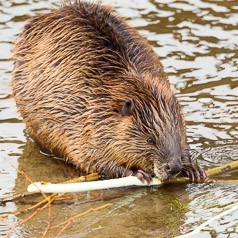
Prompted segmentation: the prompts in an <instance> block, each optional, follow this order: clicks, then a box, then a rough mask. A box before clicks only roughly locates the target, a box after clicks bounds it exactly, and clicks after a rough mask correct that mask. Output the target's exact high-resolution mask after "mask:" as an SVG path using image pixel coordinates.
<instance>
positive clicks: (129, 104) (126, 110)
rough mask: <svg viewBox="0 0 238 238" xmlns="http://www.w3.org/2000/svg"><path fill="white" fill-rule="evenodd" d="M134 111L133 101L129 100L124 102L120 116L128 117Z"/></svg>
mask: <svg viewBox="0 0 238 238" xmlns="http://www.w3.org/2000/svg"><path fill="white" fill-rule="evenodd" d="M134 110H135V104H134V101H133V100H132V99H131V98H130V99H128V100H126V101H125V102H124V105H123V106H122V108H121V114H122V116H130V115H131V114H132V113H133V112H134Z"/></svg>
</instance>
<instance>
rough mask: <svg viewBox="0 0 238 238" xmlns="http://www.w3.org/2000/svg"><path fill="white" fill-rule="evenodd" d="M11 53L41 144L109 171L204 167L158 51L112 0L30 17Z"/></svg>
mask: <svg viewBox="0 0 238 238" xmlns="http://www.w3.org/2000/svg"><path fill="white" fill-rule="evenodd" d="M13 59H14V70H13V80H12V91H13V96H14V97H15V100H16V104H17V107H18V110H19V112H20V114H21V116H22V118H23V121H24V122H25V124H26V127H27V131H28V133H29V135H30V136H31V137H32V138H33V139H34V141H35V142H36V143H37V144H38V145H39V147H40V148H41V149H42V150H45V151H48V152H49V153H51V154H52V155H54V156H56V157H62V158H64V159H65V161H66V162H69V163H72V164H74V165H75V166H76V167H77V168H78V169H79V170H80V171H83V172H85V173H93V172H98V173H99V174H100V175H101V176H103V177H106V178H118V177H123V176H129V175H131V174H133V175H135V176H136V177H138V178H139V179H140V180H141V181H142V182H148V183H150V182H151V180H152V177H153V176H156V177H158V178H160V179H161V180H167V179H170V178H173V177H175V176H177V175H180V176H186V177H189V178H190V179H191V180H192V181H198V180H200V179H203V178H204V177H205V176H206V175H205V173H204V172H203V170H202V169H201V168H200V167H199V166H198V165H197V164H195V163H193V162H192V161H191V156H190V152H189V146H188V144H187V136H186V123H185V119H184V115H183V112H182V109H181V106H180V104H179V102H178V100H177V98H176V96H175V94H174V93H173V92H172V90H171V88H170V84H169V81H168V79H167V75H166V73H165V72H164V70H163V66H162V64H161V62H160V60H159V57H158V56H157V54H156V53H155V52H154V50H153V48H152V47H151V46H150V45H149V44H148V43H147V41H146V40H145V39H144V38H143V37H142V36H141V35H140V34H139V33H138V32H137V31H136V30H135V29H133V28H132V27H130V26H129V25H128V24H127V23H126V21H125V20H124V19H123V18H122V17H121V16H119V15H118V14H116V13H114V11H113V10H112V9H111V8H110V7H108V6H104V5H102V4H101V3H88V2H83V1H76V2H75V3H66V4H64V5H63V6H62V7H60V8H58V9H54V10H52V11H51V12H50V13H48V14H44V15H40V16H36V17H33V18H31V19H29V20H28V22H27V24H26V25H25V27H24V30H23V32H22V33H21V34H20V35H19V37H18V39H17V40H16V42H15V47H14V50H13Z"/></svg>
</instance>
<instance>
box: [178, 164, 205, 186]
mask: <svg viewBox="0 0 238 238" xmlns="http://www.w3.org/2000/svg"><path fill="white" fill-rule="evenodd" d="M181 175H182V176H183V177H188V178H189V179H190V180H191V181H192V182H200V181H202V180H204V179H205V178H206V177H207V176H206V174H205V172H204V171H203V169H201V168H200V167H199V166H198V165H194V164H189V165H186V164H185V165H183V170H182V172H181Z"/></svg>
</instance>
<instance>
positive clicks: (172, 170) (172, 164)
mask: <svg viewBox="0 0 238 238" xmlns="http://www.w3.org/2000/svg"><path fill="white" fill-rule="evenodd" d="M182 168H183V166H182V163H181V161H180V160H178V159H172V160H170V161H169V162H168V163H167V165H166V166H165V171H166V173H167V174H168V176H169V177H175V176H176V175H177V174H179V173H180V172H181V171H182Z"/></svg>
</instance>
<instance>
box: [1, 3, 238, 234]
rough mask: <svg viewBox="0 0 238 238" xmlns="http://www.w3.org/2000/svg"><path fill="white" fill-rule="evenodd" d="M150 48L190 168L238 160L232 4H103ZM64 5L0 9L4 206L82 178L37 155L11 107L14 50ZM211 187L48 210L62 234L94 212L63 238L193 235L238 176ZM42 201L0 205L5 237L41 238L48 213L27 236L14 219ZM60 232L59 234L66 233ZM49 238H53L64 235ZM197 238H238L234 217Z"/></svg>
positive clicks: (236, 34)
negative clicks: (177, 114)
mask: <svg viewBox="0 0 238 238" xmlns="http://www.w3.org/2000/svg"><path fill="white" fill-rule="evenodd" d="M103 2H105V3H111V4H112V5H113V6H114V7H115V8H116V10H117V11H118V12H120V13H121V14H122V15H123V16H125V17H127V18H128V21H129V23H130V24H131V25H133V26H134V27H136V28H137V29H138V30H139V31H140V32H141V34H142V35H143V36H144V37H146V38H147V40H148V41H149V42H150V44H152V45H153V47H154V50H155V51H156V52H157V54H158V55H159V56H160V58H161V61H162V63H163V65H164V68H165V71H166V72H167V73H168V75H169V80H170V83H171V85H172V88H173V90H174V91H175V92H176V94H177V97H178V98H179V101H180V103H181V105H182V106H183V111H184V113H185V117H186V120H187V131H188V141H189V143H190V146H191V148H192V152H193V158H194V159H195V160H197V161H198V162H199V164H201V166H202V167H204V168H209V167H215V166H218V165H222V164H224V163H228V162H231V161H235V160H237V159H238V143H237V140H238V66H237V65H238V57H237V56H238V54H237V49H238V5H237V1H236V0H223V1H221V0H181V1H180V0H107V1H103ZM57 5H60V4H59V2H57V1H54V0H48V1H47V0H28V1H27V0H1V1H0V155H1V156H0V197H1V198H3V197H8V196H11V195H13V194H18V193H23V192H25V190H26V186H27V182H26V180H25V178H24V177H22V176H21V175H19V174H18V173H17V169H20V170H23V171H25V172H26V174H27V175H28V176H29V177H30V178H31V179H32V180H33V181H52V182H60V181H64V180H67V179H69V178H72V177H75V176H77V172H76V171H75V170H74V168H72V167H71V166H67V165H65V164H64V163H62V162H61V161H58V160H53V159H51V158H49V157H46V156H44V155H42V154H40V152H39V150H38V148H37V147H36V146H35V144H34V143H33V142H32V141H31V140H30V139H29V138H28V137H27V134H26V133H25V125H24V123H22V119H21V117H20V116H19V114H18V113H17V109H16V106H15V102H14V100H13V99H12V98H11V89H10V82H11V71H12V68H13V64H12V60H11V52H10V51H11V49H12V42H13V41H14V40H15V39H16V36H17V34H18V33H19V32H20V31H21V28H22V27H23V25H24V20H26V19H27V18H28V17H29V16H34V15H36V14H41V13H46V12H48V10H47V9H48V8H51V7H56V6H57ZM220 178H222V179H223V180H222V181H220V182H218V183H212V184H187V185H176V186H175V185H170V186H167V187H162V188H128V189H112V190H106V191H97V192H90V193H82V194H74V195H73V198H72V199H71V200H67V201H65V202H64V201H62V202H57V203H56V204H55V205H53V206H52V211H51V213H52V216H51V218H52V223H53V224H58V223H59V222H61V221H64V220H66V219H67V218H69V217H72V216H73V215H76V214H79V213H82V212H84V211H86V210H88V209H89V208H93V207H98V206H102V205H105V204H107V203H111V204H112V205H111V206H109V207H107V208H104V209H102V210H99V211H95V212H92V213H90V214H88V215H85V216H84V217H82V218H77V219H76V220H75V222H74V223H72V224H71V225H70V226H69V228H68V229H66V230H65V231H64V232H63V233H62V234H63V237H119V236H120V237H173V236H175V235H179V234H184V233H187V232H189V231H192V230H193V229H195V228H196V227H197V226H198V225H200V224H201V223H202V222H205V221H206V220H208V219H209V218H211V217H212V216H214V215H217V214H219V213H221V212H222V211H223V210H225V209H226V208H227V206H228V205H230V204H232V203H235V202H238V171H234V172H232V173H229V174H225V175H222V176H220ZM35 201H39V197H37V196H34V197H31V198H25V199H20V200H18V201H16V202H8V203H6V204H4V205H3V204H2V205H0V218H1V219H0V236H5V235H7V234H8V235H9V236H10V237H41V236H42V234H43V232H44V231H45V229H46V227H47V221H48V218H47V216H48V211H44V212H41V213H39V214H38V215H37V216H36V217H35V218H34V219H31V220H30V221H29V222H27V223H25V224H24V225H22V226H17V227H16V228H15V229H13V230H12V232H11V233H9V232H10V230H11V227H14V226H15V225H17V224H18V223H19V222H21V221H22V220H23V219H25V218H27V216H29V214H24V215H20V216H15V215H14V213H15V212H18V211H21V210H22V209H25V208H27V207H29V206H31V205H33V204H35ZM61 228H62V227H61ZM61 228H59V229H55V230H53V231H50V232H49V233H48V235H47V236H48V237H53V236H55V235H56V234H57V233H58V232H59V231H60V229H61ZM199 237H234V238H235V237H238V212H234V213H232V214H230V215H227V216H225V217H224V218H222V219H220V220H217V221H214V222H212V223H211V225H210V226H208V227H206V228H205V229H204V231H203V233H202V235H201V236H199Z"/></svg>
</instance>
